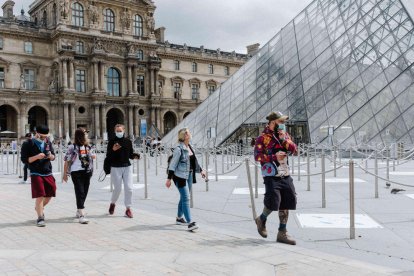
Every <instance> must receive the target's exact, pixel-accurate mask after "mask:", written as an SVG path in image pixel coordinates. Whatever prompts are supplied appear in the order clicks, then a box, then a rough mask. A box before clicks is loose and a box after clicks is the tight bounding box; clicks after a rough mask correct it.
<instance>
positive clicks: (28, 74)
mask: <svg viewBox="0 0 414 276" xmlns="http://www.w3.org/2000/svg"><path fill="white" fill-rule="evenodd" d="M34 87H35V72H34V70H33V69H24V88H25V89H34Z"/></svg>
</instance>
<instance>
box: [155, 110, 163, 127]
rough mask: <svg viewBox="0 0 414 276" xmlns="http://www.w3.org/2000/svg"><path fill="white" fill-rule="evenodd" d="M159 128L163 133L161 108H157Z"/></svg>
mask: <svg viewBox="0 0 414 276" xmlns="http://www.w3.org/2000/svg"><path fill="white" fill-rule="evenodd" d="M156 112H157V127H158V129H159V130H160V131H162V130H161V121H162V120H161V108H159V107H158V108H157V111H156Z"/></svg>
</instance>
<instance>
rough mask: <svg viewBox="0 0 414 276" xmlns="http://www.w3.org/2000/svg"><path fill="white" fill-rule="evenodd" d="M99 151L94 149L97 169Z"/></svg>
mask: <svg viewBox="0 0 414 276" xmlns="http://www.w3.org/2000/svg"><path fill="white" fill-rule="evenodd" d="M98 155H99V152H98V151H95V165H96V170H98V162H99V161H98V159H99V156H98Z"/></svg>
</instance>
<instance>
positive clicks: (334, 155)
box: [333, 147, 336, 177]
mask: <svg viewBox="0 0 414 276" xmlns="http://www.w3.org/2000/svg"><path fill="white" fill-rule="evenodd" d="M333 150H334V151H333V162H334V177H336V147H334V148H333Z"/></svg>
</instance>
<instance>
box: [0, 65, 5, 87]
mask: <svg viewBox="0 0 414 276" xmlns="http://www.w3.org/2000/svg"><path fill="white" fill-rule="evenodd" d="M0 88H4V68H0Z"/></svg>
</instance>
